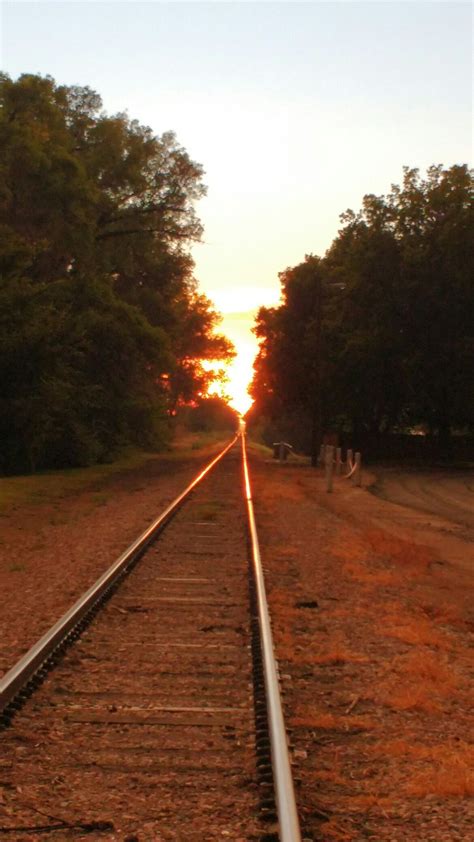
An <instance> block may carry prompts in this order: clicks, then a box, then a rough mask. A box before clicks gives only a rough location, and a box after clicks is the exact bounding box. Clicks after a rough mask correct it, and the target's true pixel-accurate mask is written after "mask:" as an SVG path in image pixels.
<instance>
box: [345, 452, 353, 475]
mask: <svg viewBox="0 0 474 842" xmlns="http://www.w3.org/2000/svg"><path fill="white" fill-rule="evenodd" d="M346 468H347V473H350V471H352V450H348V451H347V453H346Z"/></svg>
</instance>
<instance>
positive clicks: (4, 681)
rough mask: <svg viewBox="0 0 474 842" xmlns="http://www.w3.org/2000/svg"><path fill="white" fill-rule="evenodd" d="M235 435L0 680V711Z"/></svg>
mask: <svg viewBox="0 0 474 842" xmlns="http://www.w3.org/2000/svg"><path fill="white" fill-rule="evenodd" d="M237 438H238V436H236V437H235V438H234V439H233V440H232V441H231V442H230V443H229V444H228V445H227V446H226V447H225V448H224V450H222V451H221V452H220V453H219V454H218V455H217V456H216V457H215V458H214V459H213V460H212V461H211V462H210V463H209V464H208V465H207V466H206V467H205V468H204V469H203V470H202V471H201V472H200V473H199V474H198V476H197V477H195V479H194V480H193V481H192V482H191V483H190V484H189V485H188V486H187V488H185V490H184V491H183V492H182V493H181V494H180V495H179V496H178V497H176V499H175V500H173V502H172V503H170V504H169V506H168V507H167V508H166V509H165V510H164V512H162V514H161V515H160V516H159V517H158V518H157V519H156V520H155V521H153V523H152V524H151V525H150V526H149V527H148V528H147V529H146V530H145V532H143V533H142V534H141V535H140V536H139V537H138V538H137V539H136V540H135V541H134V542H133V544H131V545H130V546H129V547H128V549H126V550H125V552H123V553H122V555H121V556H119V558H117V559H116V561H114V563H113V564H112V565H111V566H110V567H109V568H108V570H106V571H105V573H103V574H102V576H100V577H99V579H97V580H96V582H94V584H93V585H92V586H91V587H90V588H89V589H88V590H87V591H86V593H84V594H83V595H82V596H81V597H80V598H79V599H78V600H77V601H76V602H75V603H74V605H73V606H72V608H70V609H69V610H68V611H66V613H65V614H63V616H62V617H61V618H60V619H59V620H58V621H57V622H56V623H55V624H54V625H53V626H52V627H51V628H50V629H49V630H48V631H47V632H46V633H45V634H44V635H43V637H42V638H41V639H40V640H39V641H38V642H37V643H35V644H34V645H33V646H32V647H31V649H29V651H28V652H27V653H26V654H25V655H24V656H23V657H22V658H21V659H20V660H19V661H18V662H17V663H16V664H15V665H14V666H13V667H12V668H11V669H10V670H9V671H8V672H7V673H6V674H5V675H4V676H3V678H1V679H0V714H1V713H2V711H5V709H6V708H7V707H8V705H9V704H10V703H11V702H12V701H13V700H14V699H15V696H17V695H18V694H19V693H20V692H21V690H22V689H23V688H24V687H25V685H26V684H27V683H28V681H29V680H30V678H32V677H33V676H34V675H35V673H37V672H38V670H40V669H41V667H42V665H43V664H45V663H46V662H47V661H48V659H49V658H50V657H51V656H52V655H53V653H54V652H55V650H56V649H57V648H58V647H59V646H60V645H61V644H62V643H63V642H64V641H65V640H66V639H67V638H68V635H70V634H72V632H73V631H74V629H75V627H76V626H77V625H78V624H79V623H80V622H81V620H82V619H83V618H84V617H85V616H86V615H87V614H88V613H89V612H90V611H91V610H92V609H93V607H94V606H95V605H96V603H97V602H98V601H99V600H100V599H101V598H102V597H103V596H104V594H105V592H106V591H107V590H108V589H109V588H111V587H112V586H113V584H114V583H115V582H116V581H117V579H119V577H120V576H121V575H122V574H123V573H124V572H125V571H126V570H127V568H128V567H129V565H130V564H132V563H133V562H135V561H136V560H137V559H138V558H139V557H140V555H142V554H143V552H144V550H145V549H146V548H147V547H148V546H149V544H151V542H152V541H153V540H154V538H155V537H156V535H157V533H158V532H159V531H160V530H161V529H162V528H163V527H164V526H165V525H166V523H167V522H168V521H169V520H170V518H171V517H172V515H174V513H175V512H176V511H177V509H178V508H179V507H180V505H181V504H182V503H183V502H184V500H185V499H186V497H188V496H189V494H190V493H191V491H192V490H193V489H194V488H195V487H196V485H197V484H198V483H199V482H201V480H202V479H204V477H205V476H206V475H207V474H208V473H209V471H211V470H212V468H213V467H214V466H215V465H216V464H217V463H218V462H219V461H220V460H221V459H222V458H223V456H225V454H226V453H227V452H228V451H229V450H230V448H231V447H232V446H233V445H234V444H235V442H236V441H237Z"/></svg>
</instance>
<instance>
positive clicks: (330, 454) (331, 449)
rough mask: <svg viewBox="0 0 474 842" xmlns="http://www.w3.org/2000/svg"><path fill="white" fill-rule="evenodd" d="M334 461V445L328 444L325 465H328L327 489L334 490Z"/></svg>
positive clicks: (328, 490)
mask: <svg viewBox="0 0 474 842" xmlns="http://www.w3.org/2000/svg"><path fill="white" fill-rule="evenodd" d="M333 461H334V447H333V446H332V445H330V444H328V445H326V454H325V465H326V491H327V492H328V493H329V492H330V491H332V474H333Z"/></svg>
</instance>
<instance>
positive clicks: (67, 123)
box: [0, 74, 233, 471]
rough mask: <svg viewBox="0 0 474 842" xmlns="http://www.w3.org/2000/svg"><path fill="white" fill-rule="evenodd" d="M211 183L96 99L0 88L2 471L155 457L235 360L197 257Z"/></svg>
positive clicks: (41, 80)
mask: <svg viewBox="0 0 474 842" xmlns="http://www.w3.org/2000/svg"><path fill="white" fill-rule="evenodd" d="M202 179H203V169H202V167H201V166H200V165H199V164H197V163H195V162H194V161H193V160H191V158H190V157H189V155H188V153H187V152H186V150H185V149H183V148H182V147H181V146H180V145H179V144H178V142H177V140H176V137H175V135H174V134H173V133H172V132H166V133H164V134H162V135H161V136H156V135H155V134H154V133H153V132H152V130H151V129H150V128H148V127H146V126H143V125H140V124H139V123H138V122H137V121H136V120H132V119H130V118H129V117H128V115H127V114H125V113H121V114H115V115H113V116H110V115H108V114H107V113H106V112H105V111H104V110H103V106H102V101H101V98H100V96H99V95H98V94H97V93H96V92H95V91H93V90H91V89H90V88H88V87H78V86H65V85H57V84H56V83H55V81H54V80H53V79H52V78H50V77H42V76H37V75H27V74H25V75H22V76H20V77H19V78H18V79H17V80H12V79H11V78H10V77H9V76H7V75H5V74H1V75H0V441H1V442H2V446H1V449H0V470H3V471H21V470H35V469H38V468H48V467H56V466H68V465H84V464H89V463H92V462H96V461H100V460H103V459H108V458H110V457H111V455H112V454H113V453H114V451H115V450H116V449H117V448H119V447H122V446H124V445H127V444H131V443H132V444H137V445H140V446H144V447H157V446H159V445H160V444H161V443H162V442H163V440H164V438H165V436H166V428H167V419H169V417H170V415H172V414H173V413H174V412H175V411H176V407H177V406H179V405H180V404H181V403H185V402H189V401H190V400H192V399H195V398H196V396H198V395H199V394H202V393H203V392H205V391H206V386H207V383H208V380H209V377H210V376H211V375H210V374H209V373H207V372H206V371H205V370H204V368H203V366H202V360H203V359H205V358H212V359H221V360H227V359H229V358H230V357H231V356H232V353H233V351H232V346H231V344H230V343H229V342H228V340H227V339H226V338H225V337H223V336H220V335H217V334H216V333H215V330H214V328H215V326H216V324H217V323H218V316H217V314H216V313H215V312H214V310H213V308H212V306H211V303H210V302H209V301H208V300H207V299H206V298H205V297H204V296H203V295H201V294H199V292H198V290H197V285H196V281H195V279H194V276H193V261H192V259H191V257H190V254H189V247H190V244H191V243H192V242H194V241H197V240H199V239H200V237H201V234H202V227H201V223H200V221H199V219H198V217H197V215H196V203H197V201H198V200H199V199H200V198H201V197H202V196H204V194H205V186H204V184H203V180H202Z"/></svg>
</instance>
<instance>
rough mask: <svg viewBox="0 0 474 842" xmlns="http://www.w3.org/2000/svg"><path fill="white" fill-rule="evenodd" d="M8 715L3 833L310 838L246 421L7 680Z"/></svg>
mask: <svg viewBox="0 0 474 842" xmlns="http://www.w3.org/2000/svg"><path fill="white" fill-rule="evenodd" d="M239 441H240V443H241V447H240V446H239ZM240 451H241V453H242V456H240ZM241 466H242V467H241ZM242 473H243V477H242ZM165 527H166V528H165ZM249 547H250V552H249V549H248V548H249ZM71 644H73V645H71ZM52 667H54V669H52ZM0 725H1V726H3V730H2V732H1V743H2V752H1V756H0V780H1V781H2V784H3V785H4V791H5V792H6V793H7V797H6V800H5V803H0V837H1V838H2V839H4V838H6V839H12V840H22V842H33V840H40V839H54V840H61V842H62V840H64V841H65V840H76V839H91V838H92V839H97V840H122V842H162V840H163V842H165V840H166V842H167V840H174V842H185V840H186V842H187V840H190V842H211V840H217V839H219V840H222V839H224V838H227V839H229V840H231V842H250V841H251V840H255V842H257V840H281V842H300V840H301V835H300V830H299V824H298V817H297V812H296V805H295V797H294V790H293V783H292V778H291V770H290V763H289V756H288V746H287V739H286V733H285V728H284V722H283V716H282V709H281V702H280V695H279V688H278V677H277V667H276V664H275V660H274V656H273V644H272V635H271V628H270V621H269V616H268V608H267V603H266V597H265V587H264V581H263V573H262V566H261V562H260V553H259V547H258V538H257V531H256V525H255V517H254V512H253V505H252V499H251V488H250V480H249V472H248V463H247V457H246V448H245V436H244V434H242V435H241V436H240V437H239V439H236V440H235V441H234V442H232V443H231V444H230V445H229V446H228V447H226V448H225V449H224V450H223V451H222V453H221V454H219V456H218V457H216V459H215V460H213V462H211V463H210V465H209V466H208V467H207V468H206V469H205V470H204V471H203V472H201V474H200V475H199V476H198V477H197V478H196V479H195V480H194V482H193V483H191V485H190V486H189V487H188V488H187V489H186V490H185V491H184V492H183V494H182V495H180V497H179V498H177V500H176V501H174V503H173V504H171V506H169V507H168V509H166V511H165V512H164V513H163V514H162V515H161V516H160V517H159V518H158V519H157V520H156V521H155V522H154V523H153V524H152V525H151V526H150V527H149V529H148V530H146V532H145V533H143V535H142V536H140V538H139V539H137V541H136V542H135V543H134V544H133V545H132V546H131V547H130V548H129V549H128V550H127V551H126V552H125V553H124V554H123V555H122V556H121V557H120V558H119V559H117V561H116V562H115V563H114V564H113V565H112V567H111V568H110V569H109V570H108V571H107V572H106V573H104V575H103V576H102V577H101V578H100V579H99V580H98V581H97V582H96V583H95V584H94V585H93V586H92V587H91V588H90V589H89V591H88V592H87V593H86V594H85V595H84V596H83V597H82V598H81V599H80V600H78V601H77V603H76V604H75V606H73V608H71V609H70V611H68V612H67V613H66V614H65V615H64V617H62V618H61V619H60V620H59V621H58V622H57V623H56V624H55V626H53V627H52V629H50V630H49V632H48V633H47V634H46V635H44V637H43V638H42V640H41V641H39V642H38V643H37V644H36V645H35V646H34V647H32V649H31V650H30V651H29V652H28V653H27V654H26V655H25V656H24V657H23V658H22V659H21V661H19V662H18V664H16V665H15V666H14V667H13V668H12V669H11V670H10V671H9V672H8V673H7V674H6V675H5V676H4V677H3V679H1V680H0Z"/></svg>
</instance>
